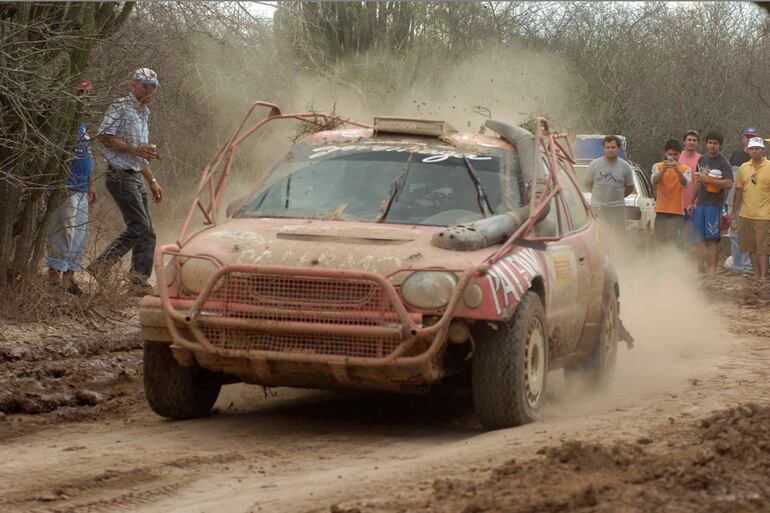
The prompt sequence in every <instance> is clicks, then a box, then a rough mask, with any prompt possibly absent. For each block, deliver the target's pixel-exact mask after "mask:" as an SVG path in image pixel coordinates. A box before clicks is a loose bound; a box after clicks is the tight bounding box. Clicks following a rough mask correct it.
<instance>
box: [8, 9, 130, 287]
mask: <svg viewBox="0 0 770 513" xmlns="http://www.w3.org/2000/svg"><path fill="white" fill-rule="evenodd" d="M132 8H133V2H125V3H123V4H117V3H110V2H101V3H80V2H66V3H50V4H48V3H46V4H42V3H25V2H19V3H14V4H2V5H0V134H2V136H1V137H2V139H0V198H2V202H0V287H5V286H8V285H11V284H13V283H15V282H17V280H18V278H20V277H22V276H25V275H29V274H31V273H34V272H35V271H36V269H37V267H38V265H39V263H40V260H41V259H42V256H43V250H44V248H45V238H46V237H45V234H46V232H47V230H46V227H47V225H48V223H49V219H50V217H51V214H52V211H53V209H52V208H49V209H48V210H47V211H46V212H45V213H44V214H41V212H40V206H39V205H40V200H41V198H42V197H43V195H44V194H47V195H48V203H49V204H51V205H54V206H55V205H56V204H57V202H58V199H59V198H60V197H61V195H62V194H63V191H64V184H66V179H67V174H68V166H67V160H68V155H69V154H70V153H71V148H73V147H74V145H75V141H76V139H75V138H76V134H77V128H78V124H79V122H80V119H81V114H82V109H83V103H82V102H81V101H80V100H79V99H78V98H77V97H76V96H75V89H76V85H77V83H78V81H79V80H80V77H81V76H82V75H83V74H84V72H85V71H86V69H87V68H88V65H89V59H90V56H91V52H92V50H93V48H94V45H95V44H96V43H98V42H99V41H102V40H104V39H106V38H108V37H109V36H110V35H111V34H113V33H114V32H115V31H116V30H117V29H118V28H119V27H120V25H121V24H122V23H123V22H124V21H125V20H126V18H127V17H128V16H129V14H130V12H131V10H132Z"/></svg>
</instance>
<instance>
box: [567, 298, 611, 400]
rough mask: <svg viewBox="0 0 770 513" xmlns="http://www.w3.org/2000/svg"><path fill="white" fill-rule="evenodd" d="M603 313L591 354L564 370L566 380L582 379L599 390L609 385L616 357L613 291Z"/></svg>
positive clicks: (592, 387)
mask: <svg viewBox="0 0 770 513" xmlns="http://www.w3.org/2000/svg"><path fill="white" fill-rule="evenodd" d="M603 315H604V318H603V319H602V328H601V331H600V332H599V340H598V341H597V343H596V345H595V346H594V349H593V352H592V353H591V355H590V356H589V357H588V358H586V359H585V360H583V361H582V362H580V363H578V364H577V365H574V366H571V367H568V368H566V369H565V370H564V373H565V375H566V378H567V379H568V380H574V379H579V380H582V381H583V382H584V383H586V384H587V385H588V386H589V387H590V388H591V389H594V390H600V389H602V388H605V387H606V386H607V385H609V382H610V380H611V379H612V376H613V374H614V372H615V363H616V362H617V359H618V339H619V338H620V307H619V305H618V298H617V296H615V294H614V293H610V298H609V300H608V301H607V303H606V305H605V306H604V312H603Z"/></svg>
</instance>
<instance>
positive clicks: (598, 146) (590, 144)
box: [575, 135, 626, 160]
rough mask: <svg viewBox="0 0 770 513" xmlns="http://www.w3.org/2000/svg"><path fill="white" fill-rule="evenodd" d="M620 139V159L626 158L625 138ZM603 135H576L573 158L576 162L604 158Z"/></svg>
mask: <svg viewBox="0 0 770 513" xmlns="http://www.w3.org/2000/svg"><path fill="white" fill-rule="evenodd" d="M617 137H618V138H619V139H620V158H623V159H624V158H626V138H625V136H623V135H619V136H617ZM604 138H605V136H604V135H576V136H575V157H576V158H577V159H578V160H593V159H597V158H599V157H603V156H604Z"/></svg>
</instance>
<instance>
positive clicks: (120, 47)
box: [0, 2, 770, 294]
mask: <svg viewBox="0 0 770 513" xmlns="http://www.w3.org/2000/svg"><path fill="white" fill-rule="evenodd" d="M262 12H263V11H258V10H255V9H254V8H253V5H250V4H248V3H246V2H237V3H223V4H214V3H204V2H201V3H195V2H190V3H188V2H184V3H155V2H144V3H136V4H134V3H133V2H125V3H87V4H81V3H74V2H72V3H58V4H31V3H8V4H3V5H2V6H0V48H2V50H0V106H1V107H2V108H0V133H2V136H0V197H2V198H3V201H2V203H1V204H0V288H1V289H3V292H2V293H3V294H9V293H10V294H18V293H19V292H22V293H23V292H24V291H25V290H28V284H29V280H30V278H31V277H34V276H36V274H37V273H38V271H39V268H40V263H41V260H42V258H43V257H44V256H45V240H46V228H47V224H48V223H49V214H47V213H46V212H43V211H42V210H41V209H40V200H41V197H43V196H44V195H46V194H52V196H51V200H50V204H53V205H55V204H56V201H57V198H58V197H60V195H61V193H62V187H63V184H64V183H65V182H66V176H67V167H66V161H67V158H68V155H69V153H70V152H69V150H68V148H71V147H72V146H73V141H74V138H75V134H76V130H77V126H78V123H79V120H80V119H86V120H87V121H88V122H89V123H90V125H91V127H92V128H91V130H92V132H93V131H95V129H96V128H95V126H96V125H98V124H99V122H100V120H101V116H102V114H103V112H104V109H105V108H106V106H107V105H108V104H109V102H110V101H111V100H112V99H114V98H116V97H118V96H120V95H123V94H124V93H125V90H126V87H127V86H126V83H127V78H128V76H129V74H130V72H131V71H132V70H134V69H136V68H138V67H142V66H149V67H152V68H153V69H155V70H157V71H158V73H159V74H160V78H161V84H162V87H161V89H160V94H159V97H158V101H157V102H156V103H155V104H154V105H153V118H152V121H151V134H152V138H153V140H154V142H155V143H156V144H157V145H158V149H159V152H160V154H161V156H162V160H161V162H160V163H159V165H158V166H157V167H158V171H159V174H160V176H161V177H162V179H163V183H164V186H165V187H166V190H167V194H168V197H169V200H170V201H169V202H167V203H166V204H164V206H163V207H162V208H163V209H164V214H163V216H164V218H166V219H171V218H174V217H176V216H178V215H179V214H181V213H182V212H183V211H184V209H185V208H186V201H184V198H186V197H189V194H190V193H191V191H192V189H193V187H194V186H195V184H196V183H197V176H198V172H199V170H200V168H201V167H202V165H203V164H204V163H205V162H206V161H207V160H208V158H209V157H210V155H211V154H212V152H213V151H214V149H215V148H216V147H217V146H218V145H219V144H221V143H222V142H223V141H224V139H225V137H227V136H228V135H229V134H230V132H231V130H232V127H233V124H234V120H236V119H238V118H239V116H241V115H242V113H243V112H244V111H245V109H246V107H247V106H248V105H249V104H250V102H252V101H254V100H257V99H263V100H268V101H272V102H274V103H277V104H279V105H281V107H282V108H283V109H284V110H286V111H289V110H295V111H296V110H307V109H317V110H319V111H334V112H337V113H339V114H340V115H349V116H352V117H358V118H361V119H363V120H367V119H370V118H371V117H372V116H373V115H375V114H396V115H409V116H421V117H432V118H436V117H440V118H444V119H446V120H448V121H450V122H452V123H454V124H455V126H457V128H459V129H466V130H474V131H475V130H476V129H477V128H478V126H479V125H480V124H481V122H483V119H484V117H486V116H491V117H493V118H501V119H506V120H509V121H514V122H521V121H524V120H526V119H529V118H532V117H533V116H535V115H547V116H549V117H550V118H551V119H552V120H553V123H554V125H555V126H556V127H557V128H559V129H562V130H567V131H569V132H570V133H572V134H574V133H621V134H624V135H626V137H627V139H628V145H629V155H630V157H631V159H632V160H636V161H638V162H640V163H642V164H643V165H644V166H646V165H647V163H648V162H652V161H653V160H654V159H656V158H657V156H658V155H657V153H658V148H659V147H660V144H661V141H663V140H665V139H666V138H668V137H671V136H674V137H679V136H680V135H681V134H682V133H683V132H684V131H685V130H688V129H695V130H712V129H713V130H719V131H721V132H723V133H724V134H725V135H726V141H727V144H726V147H727V148H726V149H727V150H728V151H729V150H732V149H733V147H734V146H735V144H737V142H738V137H737V134H739V132H740V129H741V128H742V127H744V126H759V127H770V94H768V92H767V90H766V88H764V87H763V85H764V84H767V83H768V82H770V68H768V67H767V66H765V65H764V64H763V63H764V62H765V60H766V59H767V55H770V35H768V27H769V26H770V25H769V24H768V23H769V22H768V15H767V13H766V11H764V10H763V9H761V8H759V7H757V6H755V5H754V4H750V3H744V2H711V3H687V4H684V5H672V3H671V2H655V3H625V4H624V5H620V6H619V5H615V4H613V3H585V2H565V3H561V2H559V3H554V2H531V3H530V2H527V3H508V2H499V3H497V2H473V3H459V4H456V3H449V4H442V3H439V4H425V3H418V2H414V3H407V2H350V3H336V2H320V3H299V2H297V3H291V2H283V3H280V4H279V5H278V6H277V8H275V9H274V11H273V17H272V19H270V18H268V17H266V16H264V15H263V14H261V13H262ZM81 76H87V77H88V78H89V79H90V80H91V81H92V83H93V84H94V88H95V93H94V94H93V95H92V96H90V97H86V98H78V97H76V96H75V95H74V88H75V86H76V84H77V82H78V80H79V78H80V77H81ZM292 128H293V127H289V126H287V127H286V132H285V133H278V134H277V136H278V138H279V140H280V141H281V142H282V143H285V144H286V145H287V144H288V143H289V142H290V141H291V138H292V137H294V136H296V132H295V131H293V130H292ZM92 135H93V134H92ZM733 136H735V137H733ZM275 137H276V134H262V135H260V136H259V138H260V139H259V140H261V141H262V142H263V143H264V142H265V141H266V140H269V141H276V139H275ZM268 146H269V147H268ZM280 146H281V145H280V144H278V145H276V144H270V145H265V144H262V145H261V146H260V145H259V144H257V145H256V147H255V148H253V149H252V151H251V153H244V155H245V158H244V159H243V160H241V162H240V165H239V167H238V168H237V169H236V179H240V180H246V181H249V180H250V179H252V178H253V176H254V175H255V174H256V173H259V172H261V171H262V170H263V169H264V168H265V166H266V165H268V164H269V163H270V162H271V161H272V158H274V157H275V156H277V152H278V151H280ZM96 149H97V153H98V147H97V148H96ZM96 166H97V167H96V174H95V177H96V179H97V180H99V181H101V175H102V173H103V171H104V164H103V162H102V161H101V160H100V159H98V158H97V165H96ZM111 207H112V205H111V203H110V200H109V198H108V197H107V195H106V194H105V193H103V194H102V195H101V203H100V205H99V209H101V210H97V211H96V213H95V214H96V215H95V216H92V217H97V218H98V219H99V220H100V221H101V222H102V223H106V224H102V225H98V226H95V227H94V230H93V231H92V233H99V232H100V231H105V230H106V231H109V229H110V224H109V223H110V221H112V220H115V221H118V219H117V218H116V217H115V215H116V214H115V213H114V212H112V210H114V209H112V208H111ZM49 212H50V209H49ZM96 240H97V238H96V237H92V244H95V243H96V242H95V241H96ZM99 243H100V244H103V243H104V242H103V240H102V241H101V242H99Z"/></svg>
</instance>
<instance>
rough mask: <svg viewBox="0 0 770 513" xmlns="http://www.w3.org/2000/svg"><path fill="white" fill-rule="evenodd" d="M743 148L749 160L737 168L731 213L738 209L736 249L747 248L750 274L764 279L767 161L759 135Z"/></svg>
mask: <svg viewBox="0 0 770 513" xmlns="http://www.w3.org/2000/svg"><path fill="white" fill-rule="evenodd" d="M746 151H747V152H748V154H749V157H751V160H749V161H748V162H746V163H744V164H743V165H741V167H740V169H739V170H738V178H737V179H736V181H735V198H734V199H733V212H732V216H731V217H732V218H733V219H734V218H735V216H736V215H737V214H738V212H739V211H740V219H739V222H738V230H739V233H738V243H739V245H740V250H741V251H748V252H749V258H750V259H751V266H752V267H753V268H754V275H755V276H756V277H757V278H759V279H760V280H765V279H766V278H767V266H768V262H767V258H768V255H770V162H768V160H767V159H766V158H765V143H764V141H763V140H762V138H760V137H752V138H751V139H750V140H749V144H748V145H747V147H746Z"/></svg>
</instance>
